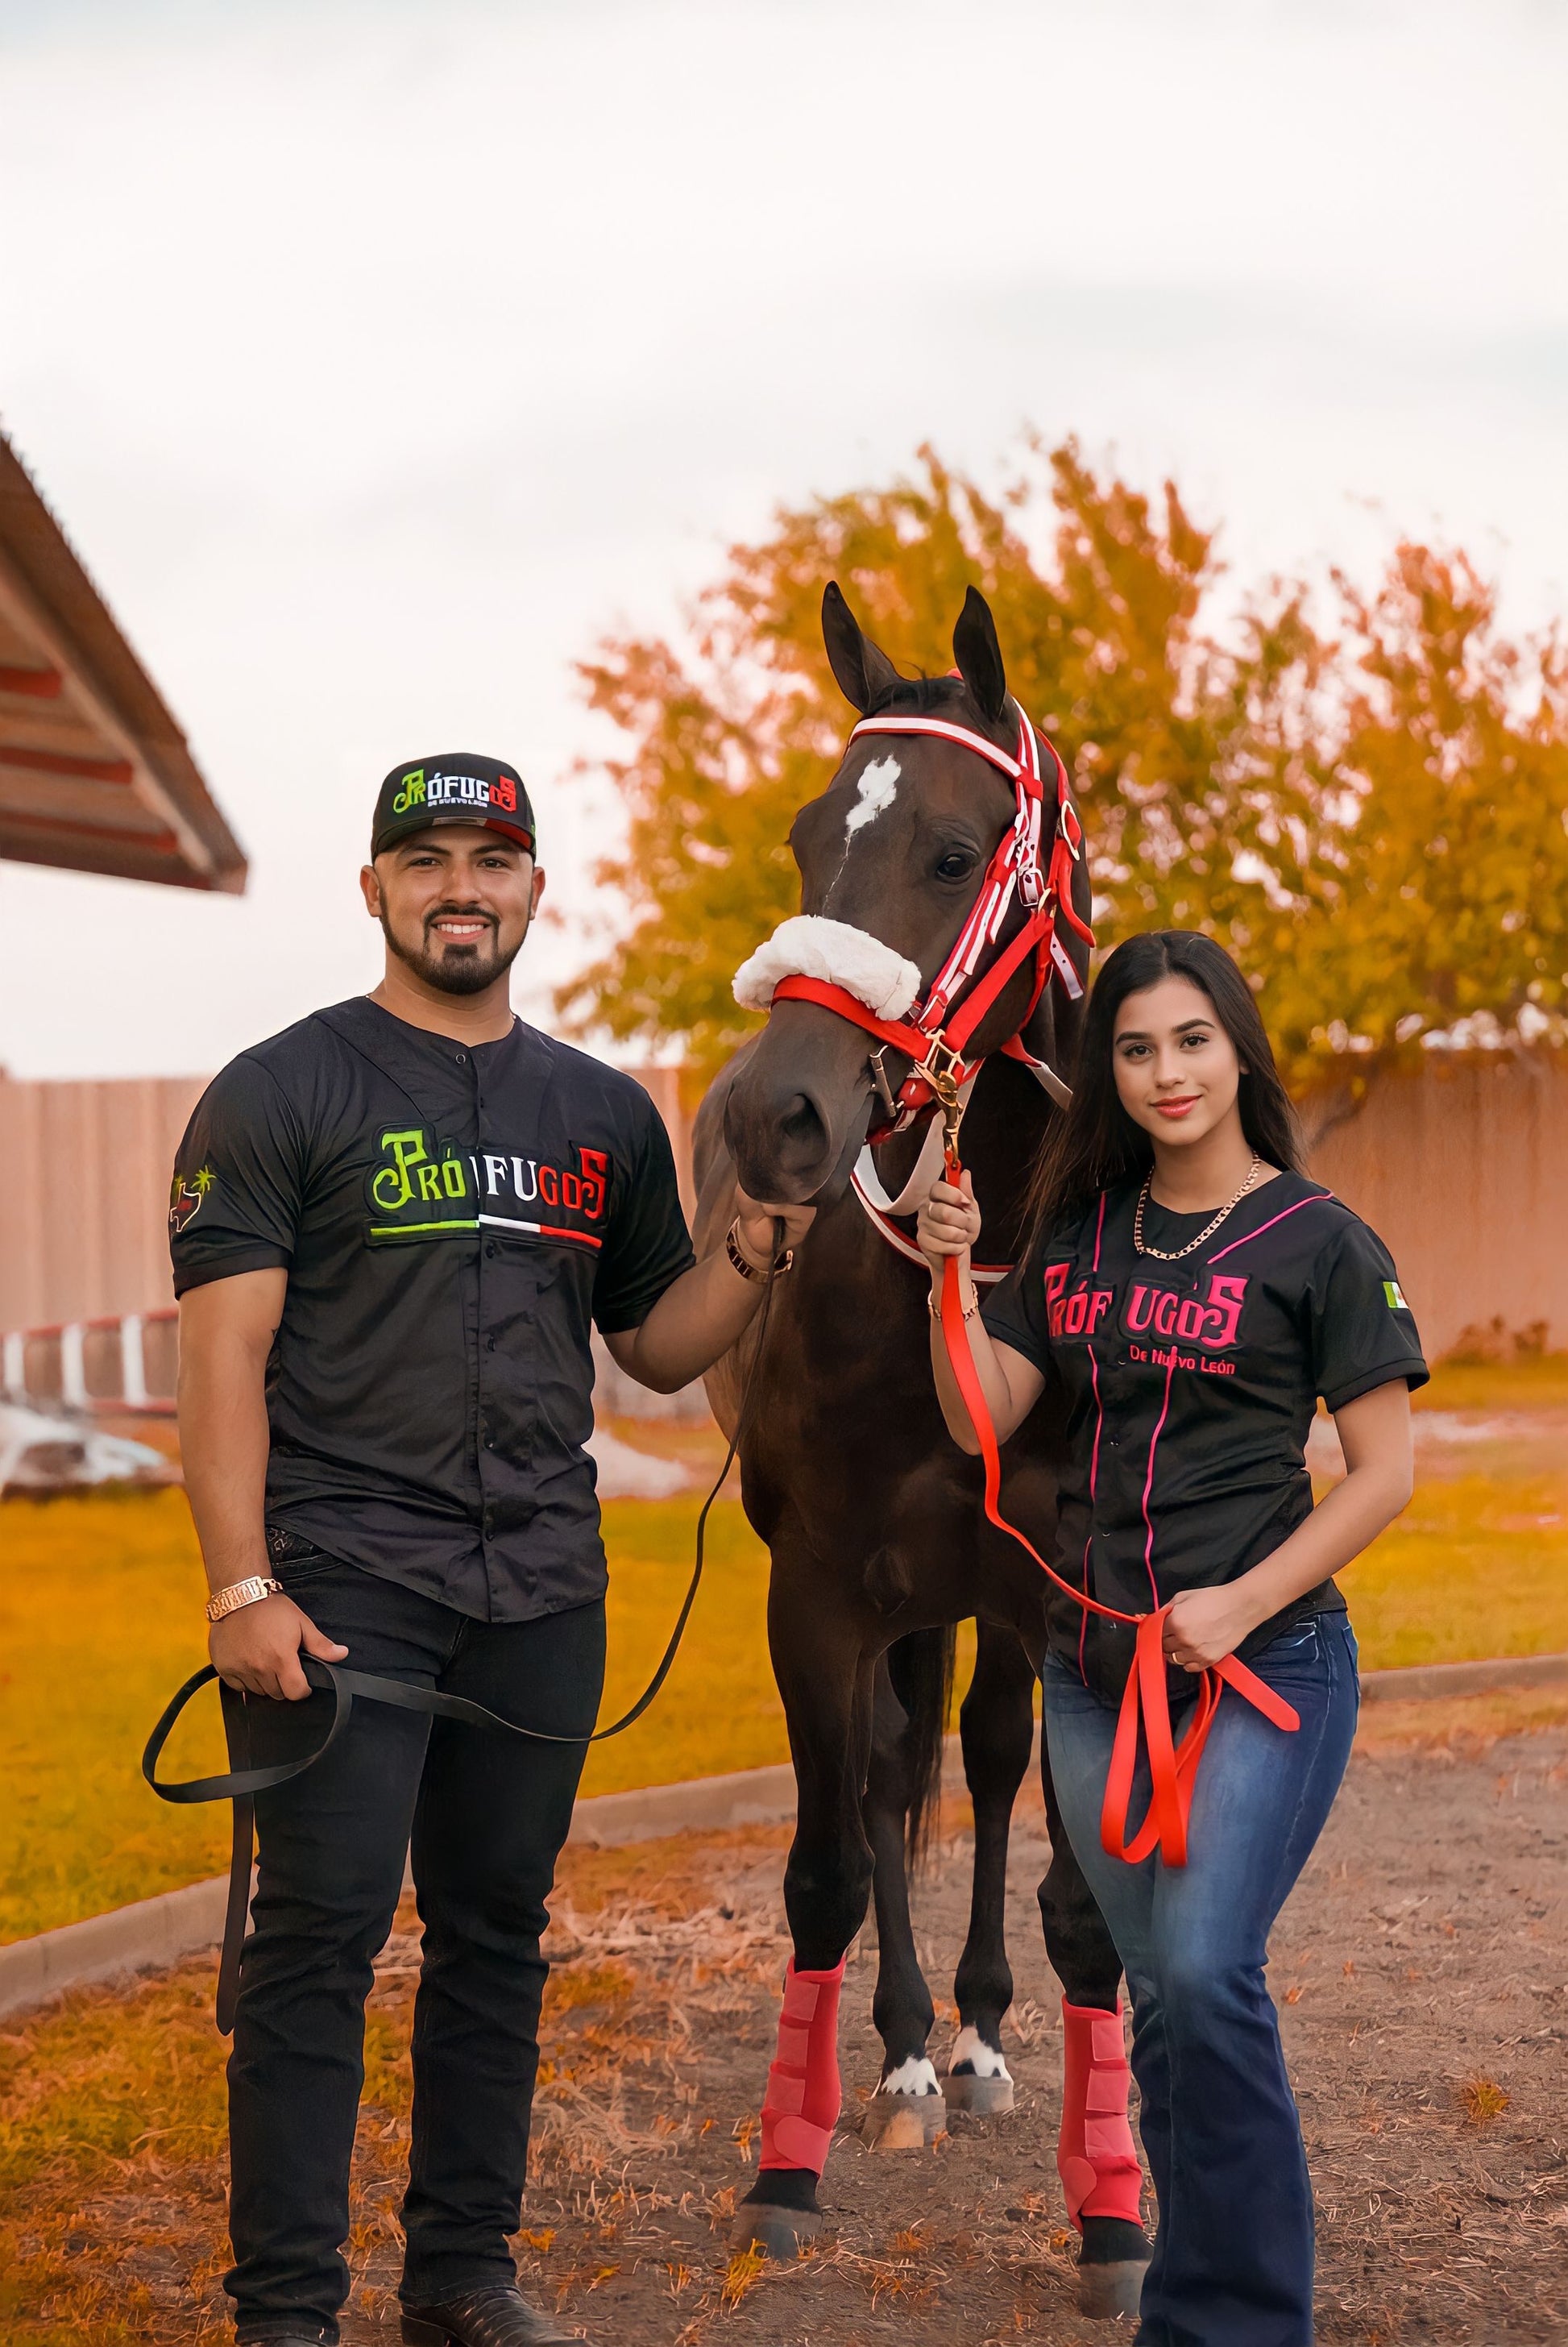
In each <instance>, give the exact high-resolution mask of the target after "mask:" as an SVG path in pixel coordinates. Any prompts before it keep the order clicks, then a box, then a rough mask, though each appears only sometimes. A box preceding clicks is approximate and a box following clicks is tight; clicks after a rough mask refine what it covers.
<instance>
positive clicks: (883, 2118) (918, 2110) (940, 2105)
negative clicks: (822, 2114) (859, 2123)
mask: <svg viewBox="0 0 1568 2347" xmlns="http://www.w3.org/2000/svg"><path fill="white" fill-rule="evenodd" d="M947 2132H948V2106H947V2104H946V2103H945V2102H944V2101H943V2099H942V2097H941V2096H940V2095H939V2094H937V2095H884V2094H882V2093H880V2092H879V2093H877V2094H875V2095H873V2096H872V2097H871V2100H870V2101H869V2102H868V2103H867V2104H866V2118H865V2124H864V2125H863V2127H862V2128H861V2137H860V2139H861V2141H862V2142H863V2143H864V2144H865V2146H866V2149H867V2151H924V2149H925V2148H926V2146H927V2144H929V2143H935V2142H936V2140H937V2138H938V2136H944V2135H946V2134H947Z"/></svg>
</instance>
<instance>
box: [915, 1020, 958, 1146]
mask: <svg viewBox="0 0 1568 2347" xmlns="http://www.w3.org/2000/svg"><path fill="white" fill-rule="evenodd" d="M963 1064H964V1063H963V1061H962V1059H961V1057H960V1056H959V1054H958V1052H957V1051H954V1049H953V1047H952V1045H951V1044H950V1043H946V1042H944V1041H943V1040H942V1038H941V1036H940V1035H933V1036H932V1038H931V1040H930V1042H929V1043H928V1044H927V1049H926V1056H925V1058H924V1060H923V1061H921V1063H920V1065H919V1066H918V1067H917V1068H916V1069H915V1070H914V1071H913V1073H914V1075H915V1076H916V1078H917V1080H918V1081H920V1082H921V1083H923V1084H925V1085H926V1086H927V1088H928V1089H929V1091H930V1092H931V1093H932V1095H933V1096H934V1098H935V1100H936V1102H937V1104H938V1107H939V1108H940V1110H941V1112H942V1146H943V1148H944V1150H945V1151H946V1153H947V1157H948V1163H949V1164H950V1165H956V1164H957V1163H958V1127H959V1125H960V1124H961V1123H962V1122H963V1121H964V1103H963V1102H962V1101H961V1100H960V1099H959V1097H958V1070H959V1069H960V1068H961V1067H962V1066H963Z"/></svg>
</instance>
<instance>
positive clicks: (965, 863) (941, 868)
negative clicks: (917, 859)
mask: <svg viewBox="0 0 1568 2347" xmlns="http://www.w3.org/2000/svg"><path fill="white" fill-rule="evenodd" d="M974 868H975V859H974V857H973V856H971V855H970V854H969V852H968V849H967V848H963V847H955V848H954V850H953V851H952V854H951V855H950V856H943V858H942V860H941V862H940V863H939V864H938V866H937V877H938V880H967V879H968V876H969V875H970V873H971V872H972V871H973V870H974Z"/></svg>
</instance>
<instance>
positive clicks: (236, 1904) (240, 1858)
mask: <svg viewBox="0 0 1568 2347" xmlns="http://www.w3.org/2000/svg"><path fill="white" fill-rule="evenodd" d="M774 1232H775V1235H776V1238H777V1241H778V1245H776V1246H775V1249H774V1255H775V1258H776V1257H777V1255H780V1254H782V1252H783V1245H784V1233H783V1228H782V1225H779V1224H777V1223H775V1225H774ZM777 1276H778V1272H777V1264H776V1260H775V1264H774V1268H773V1269H771V1270H770V1271H769V1273H768V1277H767V1285H766V1287H765V1290H764V1296H763V1306H762V1310H761V1311H760V1312H759V1313H758V1315H757V1321H756V1337H755V1342H754V1346H753V1353H752V1360H751V1367H750V1368H748V1370H747V1372H746V1380H745V1385H744V1388H743V1391H742V1395H741V1407H740V1410H739V1412H738V1414H737V1416H736V1419H735V1430H734V1432H733V1435H732V1436H731V1437H730V1442H729V1448H728V1449H727V1450H726V1451H725V1453H724V1463H723V1466H722V1467H721V1468H720V1470H719V1472H718V1474H717V1476H716V1477H715V1478H714V1481H713V1484H712V1490H711V1491H709V1493H708V1496H707V1498H706V1499H705V1500H704V1501H703V1502H702V1512H701V1513H700V1514H699V1515H698V1518H697V1540H696V1554H695V1557H694V1559H693V1561H692V1578H691V1580H690V1581H689V1582H688V1583H687V1585H686V1594H685V1596H684V1598H683V1599H682V1604H681V1611H680V1613H679V1614H678V1615H677V1616H676V1620H675V1627H674V1628H673V1629H672V1630H671V1633H670V1636H669V1639H668V1642H667V1643H666V1645H665V1648H664V1652H663V1654H662V1655H661V1656H660V1659H659V1667H658V1668H657V1670H656V1671H655V1672H654V1674H653V1676H652V1677H651V1679H650V1680H649V1682H648V1685H647V1686H645V1687H644V1688H643V1690H642V1693H641V1695H640V1696H638V1698H637V1700H636V1702H635V1703H634V1704H633V1705H632V1706H631V1708H630V1711H624V1712H622V1713H621V1715H620V1718H619V1719H616V1720H612V1721H611V1722H610V1726H609V1727H595V1728H591V1729H587V1730H585V1731H584V1733H583V1734H582V1735H580V1736H557V1735H552V1734H551V1733H549V1731H548V1730H547V1729H545V1728H542V1727H524V1726H523V1725H522V1723H521V1722H520V1721H518V1720H515V1719H504V1718H503V1717H501V1715H500V1713H499V1712H498V1711H490V1710H488V1709H487V1707H486V1706H485V1705H484V1704H482V1703H472V1702H470V1701H469V1699H468V1697H467V1696H461V1695H443V1694H441V1693H440V1691H439V1690H438V1689H437V1688H436V1687H421V1686H409V1685H408V1684H407V1683H406V1681H405V1680H403V1679H388V1678H382V1677H381V1676H378V1675H377V1674H376V1673H375V1672H374V1671H353V1670H349V1669H346V1668H345V1667H344V1665H343V1664H341V1663H327V1662H321V1661H319V1660H318V1659H317V1658H316V1656H314V1655H301V1656H300V1667H301V1669H302V1671H303V1672H304V1675H305V1676H306V1678H307V1679H308V1680H309V1681H310V1683H311V1685H312V1686H313V1687H315V1688H317V1689H319V1690H320V1692H321V1693H323V1695H324V1694H327V1693H329V1692H330V1694H331V1695H332V1697H333V1716H332V1724H331V1726H330V1727H328V1729H327V1732H326V1734H325V1735H324V1736H323V1738H322V1740H321V1742H320V1743H319V1744H318V1745H317V1746H316V1747H315V1749H314V1751H313V1752H307V1753H306V1754H305V1756H304V1758H303V1759H300V1760H282V1761H278V1762H275V1763H273V1764H272V1765H270V1766H268V1767H266V1768H232V1769H230V1770H228V1771H227V1772H226V1773H225V1774H223V1775H222V1776H219V1777H188V1778H184V1779H183V1781H182V1782H180V1783H179V1784H172V1785H171V1784H166V1783H162V1782H160V1781H159V1776H158V1773H157V1771H158V1763H159V1759H160V1758H161V1757H162V1754H163V1747H164V1746H165V1745H166V1744H167V1743H168V1741H169V1737H170V1735H171V1734H172V1733H173V1730H174V1725H175V1722H176V1721H177V1720H178V1719H179V1716H180V1714H181V1712H182V1711H184V1709H185V1707H186V1706H187V1705H188V1704H189V1703H190V1701H191V1699H192V1697H193V1696H197V1695H200V1692H201V1689H202V1688H203V1687H204V1686H208V1685H209V1684H210V1682H211V1681H212V1680H214V1679H216V1678H217V1677H218V1673H217V1671H216V1670H215V1669H214V1667H213V1665H211V1664H210V1663H208V1664H206V1665H204V1666H203V1667H202V1668H201V1669H200V1670H199V1671H194V1672H192V1674H191V1676H190V1678H188V1679H187V1680H186V1682H185V1685H184V1686H182V1687H180V1688H179V1691H178V1693H177V1694H175V1695H174V1696H173V1697H172V1698H171V1699H170V1701H169V1703H168V1704H167V1705H166V1706H165V1707H164V1710H163V1713H162V1715H161V1717H159V1722H158V1725H157V1727H155V1728H154V1729H153V1731H152V1734H151V1735H150V1736H149V1737H148V1739H147V1747H146V1749H145V1750H144V1752H143V1753H142V1756H141V1773H142V1775H143V1777H144V1778H146V1779H147V1782H148V1783H149V1785H150V1786H151V1788H152V1789H153V1791H154V1792H155V1793H156V1794H157V1795H158V1798H159V1800H160V1801H171V1802H174V1803H176V1804H178V1805H180V1806H186V1807H190V1806H194V1805H196V1804H198V1803H200V1802H203V1801H232V1802H233V1804H234V1837H233V1842H232V1846H231V1852H230V1860H229V1899H228V1905H227V1909H226V1911H225V1913H224V1919H223V1952H222V1955H221V1956H220V1960H219V1965H218V1997H217V2021H218V2027H219V2029H220V2032H221V2033H222V2034H223V2035H224V2036H225V2037H227V2036H228V2035H229V2034H230V2032H231V2030H232V2028H233V2026H234V2008H235V2004H236V2002H237V2000H238V1997H239V1993H240V1958H241V1950H242V1948H243V1945H244V1941H245V1926H246V1924H247V1922H249V1920H250V1912H251V1856H252V1852H253V1850H254V1846H255V1822H256V1796H257V1794H258V1793H269V1792H271V1791H272V1789H273V1788H274V1787H275V1786H278V1785H286V1784H288V1783H289V1782H290V1781H291V1780H292V1778H295V1777H302V1776H303V1775H304V1774H305V1772H306V1770H307V1769H310V1768H314V1767H315V1765H316V1762H317V1761H318V1760H320V1759H321V1758H323V1755H324V1754H326V1753H328V1752H330V1751H331V1749H332V1747H333V1745H334V1744H335V1743H336V1742H337V1740H338V1738H339V1737H340V1736H341V1735H342V1734H343V1730H344V1728H345V1727H347V1726H348V1723H349V1719H350V1717H351V1716H352V1714H353V1711H354V1697H355V1696H361V1697H362V1698H363V1699H364V1701H365V1702H366V1703H384V1704H390V1705H391V1706H393V1707H394V1708H395V1710H398V1711H417V1712H424V1713H426V1714H428V1716H429V1717H432V1718H434V1719H454V1720H459V1721H461V1722H462V1723H463V1724H464V1725H465V1726H466V1727H490V1728H500V1729H501V1730H502V1731H503V1732H504V1733H505V1734H507V1736H520V1737H525V1738H526V1739H527V1740H528V1742H529V1743H530V1744H602V1743H603V1742H604V1741H605V1739H606V1738H607V1737H611V1736H620V1735H623V1734H624V1733H625V1731H626V1729H627V1728H629V1727H635V1725H636V1723H637V1722H638V1720H640V1719H641V1717H642V1715H643V1713H644V1712H645V1711H646V1710H647V1709H648V1706H649V1705H650V1704H651V1702H652V1701H653V1699H654V1697H655V1696H657V1695H658V1693H659V1691H660V1689H661V1687H662V1686H663V1685H664V1682H665V1680H666V1679H667V1678H668V1677H669V1676H670V1673H671V1668H672V1666H673V1665H674V1661H675V1657H676V1655H678V1654H679V1652H680V1651H681V1641H682V1638H683V1637H684V1636H685V1635H686V1624H687V1623H688V1622H689V1621H690V1620H691V1618H692V1607H693V1605H695V1604H696V1602H697V1592H698V1590H699V1589H700V1587H701V1586H702V1566H703V1563H704V1561H705V1556H706V1548H707V1533H708V1517H709V1515H710V1513H711V1512H712V1506H713V1502H714V1501H715V1500H716V1499H717V1498H718V1496H719V1494H720V1492H721V1491H723V1488H724V1483H725V1481H726V1480H727V1478H728V1476H729V1472H730V1470H731V1468H732V1467H733V1465H734V1463H735V1454H736V1452H737V1451H738V1450H739V1449H740V1447H741V1437H742V1436H743V1434H744V1432H745V1431H746V1429H747V1426H748V1425H749V1423H750V1419H751V1409H752V1398H753V1389H754V1387H755V1385H756V1376H757V1364H758V1362H759V1361H760V1360H761V1358H762V1353H763V1345H764V1341H765V1338H766V1336H767V1327H768V1316H769V1313H770V1311H771V1309H772V1307H773V1296H774V1281H775V1279H776V1278H777ZM218 1692H219V1697H220V1702H221V1704H222V1706H223V1722H224V1727H225V1730H226V1732H227V1734H228V1737H229V1749H230V1752H231V1754H232V1753H233V1752H234V1751H235V1750H236V1748H238V1749H239V1750H240V1751H241V1753H243V1752H245V1751H246V1750H247V1749H248V1747H249V1744H250V1718H249V1715H248V1713H247V1710H246V1699H245V1697H244V1696H243V1695H242V1694H241V1693H240V1691H239V1690H238V1689H236V1688H234V1687H230V1686H224V1685H223V1684H222V1683H221V1682H220V1684H219V1689H218Z"/></svg>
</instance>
